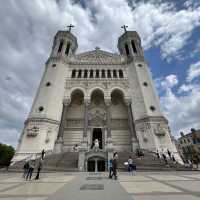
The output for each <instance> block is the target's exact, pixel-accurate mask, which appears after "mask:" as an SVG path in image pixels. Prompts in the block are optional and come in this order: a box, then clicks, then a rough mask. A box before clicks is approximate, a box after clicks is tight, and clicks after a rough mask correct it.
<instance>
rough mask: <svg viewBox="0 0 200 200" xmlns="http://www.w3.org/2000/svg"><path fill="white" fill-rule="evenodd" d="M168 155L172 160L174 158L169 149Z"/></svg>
mask: <svg viewBox="0 0 200 200" xmlns="http://www.w3.org/2000/svg"><path fill="white" fill-rule="evenodd" d="M167 153H168V155H169V158H170V159H171V158H172V154H171V152H170V151H169V149H167Z"/></svg>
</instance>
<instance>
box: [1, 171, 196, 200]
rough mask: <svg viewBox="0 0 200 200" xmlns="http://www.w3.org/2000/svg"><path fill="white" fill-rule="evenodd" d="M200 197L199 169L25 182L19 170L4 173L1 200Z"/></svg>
mask: <svg viewBox="0 0 200 200" xmlns="http://www.w3.org/2000/svg"><path fill="white" fill-rule="evenodd" d="M64 199H65V200H67V199H69V200H71V199H73V200H80V199H82V200H100V199H101V200H102V199H103V200H108V199H109V200H111V199H112V200H114V199H115V200H132V199H135V200H156V199H158V200H179V199H181V200H188V199H189V200H199V199H200V173H199V172H138V173H137V175H136V176H129V175H128V173H120V174H119V179H118V180H117V181H115V180H110V179H108V178H107V173H69V172H62V173H61V172H57V173H42V174H41V179H40V180H32V181H25V180H24V179H23V178H22V175H21V174H19V173H0V200H64Z"/></svg>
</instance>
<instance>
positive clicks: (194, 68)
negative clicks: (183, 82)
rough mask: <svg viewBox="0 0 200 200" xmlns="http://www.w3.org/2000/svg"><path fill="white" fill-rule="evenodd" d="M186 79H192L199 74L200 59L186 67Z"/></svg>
mask: <svg viewBox="0 0 200 200" xmlns="http://www.w3.org/2000/svg"><path fill="white" fill-rule="evenodd" d="M187 73H188V75H187V81H189V82H190V81H192V80H193V79H195V78H197V77H199V76H200V61H198V62H197V63H194V64H191V65H190V67H189V69H188V72H187Z"/></svg>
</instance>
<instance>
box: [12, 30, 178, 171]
mask: <svg viewBox="0 0 200 200" xmlns="http://www.w3.org/2000/svg"><path fill="white" fill-rule="evenodd" d="M116 45H117V47H118V50H119V53H118V54H115V53H112V52H107V51H104V50H101V49H100V48H99V47H96V48H95V49H94V50H91V51H88V52H83V53H78V54H77V53H76V50H77V48H78V41H77V38H76V36H75V35H73V34H72V31H71V27H70V28H69V30H67V31H58V32H57V33H56V35H55V37H54V40H53V45H52V51H51V54H50V56H49V58H48V60H47V61H46V63H45V66H44V73H43V76H42V79H41V82H40V85H39V88H38V90H37V94H36V96H35V99H34V101H33V105H32V108H31V111H30V113H29V116H28V118H27V120H26V121H25V124H24V129H23V130H22V134H21V136H20V139H19V144H18V147H17V150H16V154H15V156H14V160H15V161H19V160H23V159H25V158H27V157H30V156H34V155H37V154H39V153H40V152H41V151H42V150H43V149H44V150H45V151H46V152H47V153H48V154H60V153H63V152H73V151H76V152H77V154H78V163H77V168H78V169H79V170H80V171H87V170H88V169H89V168H91V167H92V166H91V165H92V163H94V162H95V165H97V162H98V163H100V165H101V166H103V165H104V163H106V161H107V160H108V159H110V158H111V157H112V155H113V152H127V154H128V153H131V152H132V153H134V152H136V151H137V150H138V149H144V150H148V151H150V152H157V151H158V152H162V153H164V152H167V150H170V151H171V152H172V153H173V155H174V156H175V157H176V160H180V157H179V154H178V153H177V150H176V147H175V143H174V141H173V138H172V136H171V133H170V128H169V126H168V121H167V119H166V118H165V117H164V116H163V114H162V112H161V109H160V104H159V97H158V95H157V92H156V89H155V87H154V83H153V80H152V77H151V73H150V69H149V66H148V62H147V61H146V60H145V58H144V54H143V49H142V46H141V39H140V36H139V35H138V33H137V32H136V31H127V30H126V29H125V31H124V33H123V34H122V35H121V36H120V37H119V38H118V44H116ZM157 67H159V66H157Z"/></svg>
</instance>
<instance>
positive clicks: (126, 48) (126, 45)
mask: <svg viewBox="0 0 200 200" xmlns="http://www.w3.org/2000/svg"><path fill="white" fill-rule="evenodd" d="M125 51H126V55H127V56H129V48H128V44H125Z"/></svg>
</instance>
